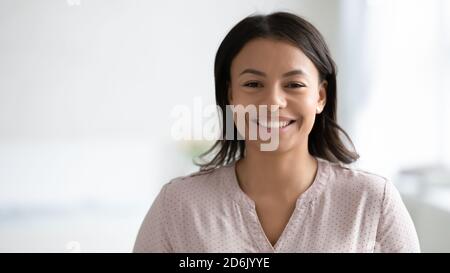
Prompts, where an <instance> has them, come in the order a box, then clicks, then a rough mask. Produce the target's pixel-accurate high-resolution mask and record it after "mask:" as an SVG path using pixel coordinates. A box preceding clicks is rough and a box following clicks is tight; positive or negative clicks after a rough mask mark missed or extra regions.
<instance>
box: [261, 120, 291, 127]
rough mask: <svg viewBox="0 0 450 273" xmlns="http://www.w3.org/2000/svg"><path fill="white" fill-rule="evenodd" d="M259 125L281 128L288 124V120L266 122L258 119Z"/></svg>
mask: <svg viewBox="0 0 450 273" xmlns="http://www.w3.org/2000/svg"><path fill="white" fill-rule="evenodd" d="M258 123H259V125H261V126H262V127H266V128H283V127H286V126H288V125H289V121H281V122H276V121H275V122H266V121H258Z"/></svg>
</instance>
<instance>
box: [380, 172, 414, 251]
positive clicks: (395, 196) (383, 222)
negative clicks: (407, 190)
mask: <svg viewBox="0 0 450 273" xmlns="http://www.w3.org/2000/svg"><path fill="white" fill-rule="evenodd" d="M375 252H420V246H419V240H418V238H417V233H416V229H415V227H414V223H413V221H412V219H411V217H410V215H409V213H408V210H407V209H406V207H405V205H404V203H403V201H402V198H401V196H400V193H399V192H398V190H397V189H396V188H395V186H394V185H393V184H392V182H390V181H386V184H385V189H384V198H383V203H382V210H381V215H380V220H379V222H378V229H377V237H376V243H375Z"/></svg>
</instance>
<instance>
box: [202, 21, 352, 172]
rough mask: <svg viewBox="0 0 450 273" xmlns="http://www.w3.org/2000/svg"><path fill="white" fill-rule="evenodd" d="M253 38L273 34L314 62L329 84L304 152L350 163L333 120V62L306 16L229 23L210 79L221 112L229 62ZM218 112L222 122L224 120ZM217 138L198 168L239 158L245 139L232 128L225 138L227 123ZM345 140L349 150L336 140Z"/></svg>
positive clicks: (334, 85) (349, 155)
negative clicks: (232, 133) (228, 135)
mask: <svg viewBox="0 0 450 273" xmlns="http://www.w3.org/2000/svg"><path fill="white" fill-rule="evenodd" d="M255 38H274V39H278V40H284V41H287V42H290V43H292V44H294V45H296V46H297V47H298V48H299V49H301V50H302V51H303V53H304V54H305V55H306V56H307V57H308V58H309V59H310V60H311V61H312V62H313V63H314V65H315V66H316V68H317V70H318V71H319V77H320V80H321V81H322V80H326V81H327V82H328V85H327V88H326V89H327V90H326V93H327V94H326V96H327V102H326V104H325V108H324V109H323V111H322V113H320V114H318V115H317V116H316V120H315V122H314V125H313V128H312V130H311V132H310V134H309V137H308V150H309V153H310V154H311V155H313V156H317V157H320V158H324V159H326V160H329V161H332V162H342V163H345V164H349V163H352V162H354V161H356V160H357V159H358V158H359V155H358V154H357V153H356V151H355V147H354V145H353V143H352V141H351V139H350V137H349V136H348V134H347V133H346V132H345V131H344V130H343V129H342V128H341V127H340V126H339V125H338V124H337V117H336V107H337V97H336V91H337V90H336V73H337V71H336V64H335V63H334V61H333V59H332V58H331V54H330V51H329V49H328V46H327V44H326V42H325V40H324V38H323V37H322V35H321V34H320V32H319V31H318V30H317V29H316V28H315V27H314V26H313V25H312V24H311V23H309V22H308V21H306V20H305V19H303V18H301V17H299V16H297V15H294V14H291V13H287V12H276V13H272V14H269V15H253V16H249V17H246V18H245V19H243V20H242V21H240V22H239V23H238V24H237V25H236V26H234V27H233V28H232V29H231V30H230V32H229V33H228V34H227V35H226V37H225V38H224V40H223V41H222V43H221V44H220V47H219V49H218V51H217V54H216V59H215V63H214V77H215V89H216V104H217V105H218V106H219V107H220V108H221V110H222V113H225V112H226V105H229V104H230V103H229V101H228V90H229V83H230V81H231V79H230V68H231V62H232V61H233V59H234V58H235V57H236V55H237V54H238V53H239V51H240V50H241V49H242V48H243V47H244V45H245V44H246V43H248V42H249V41H250V40H253V39H255ZM226 118H227V117H226V115H223V121H222V122H223V124H226ZM222 128H223V129H222V139H220V140H217V141H216V142H215V143H214V145H213V146H212V147H211V148H210V149H209V150H208V151H206V152H205V153H204V154H202V155H200V157H205V156H207V155H214V157H213V158H212V159H211V160H209V161H208V162H206V163H198V162H195V164H196V165H198V166H200V167H201V170H205V169H210V168H216V167H220V166H222V165H226V164H229V163H231V162H233V161H236V160H239V159H240V158H242V157H243V156H244V151H245V141H244V140H239V139H238V138H237V135H236V134H237V130H236V128H234V132H235V133H234V134H235V137H234V139H233V140H229V139H226V137H225V136H226V126H222ZM342 136H345V138H346V139H347V140H348V142H349V144H350V146H351V149H349V148H347V147H346V145H345V144H344V142H343V140H342V139H341V137H342Z"/></svg>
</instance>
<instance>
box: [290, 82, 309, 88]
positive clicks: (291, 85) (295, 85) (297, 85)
mask: <svg viewBox="0 0 450 273" xmlns="http://www.w3.org/2000/svg"><path fill="white" fill-rule="evenodd" d="M287 87H288V88H301V87H305V86H304V85H303V84H300V83H296V82H293V83H289V84H288V85H287Z"/></svg>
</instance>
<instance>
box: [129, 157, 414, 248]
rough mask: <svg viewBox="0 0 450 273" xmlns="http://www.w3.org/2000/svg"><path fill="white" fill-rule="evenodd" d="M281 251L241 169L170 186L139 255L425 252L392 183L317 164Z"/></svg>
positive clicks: (140, 241) (142, 237)
mask: <svg viewBox="0 0 450 273" xmlns="http://www.w3.org/2000/svg"><path fill="white" fill-rule="evenodd" d="M317 160H318V162H319V165H318V170H317V174H316V177H315V180H314V182H313V183H312V185H311V186H310V187H309V188H308V189H307V190H306V191H305V192H304V193H303V194H301V195H300V196H299V197H298V199H297V203H296V207H295V210H294V212H293V214H292V215H291V218H290V219H289V222H288V223H287V225H286V226H285V228H284V230H283V232H282V234H281V236H280V238H279V239H278V241H277V243H276V244H275V245H274V246H272V245H271V243H270V242H269V240H268V239H267V237H266V235H265V233H264V231H263V229H262V226H261V224H260V221H259V219H258V216H257V214H256V207H255V202H254V201H253V200H251V199H250V198H249V197H248V195H246V194H245V193H244V192H243V191H242V189H241V188H240V186H239V183H238V181H237V177H236V172H235V164H234V163H231V164H229V165H227V166H224V167H221V168H217V169H215V170H209V171H202V172H196V173H193V174H190V175H187V176H184V177H178V178H175V179H173V180H171V181H170V182H168V183H166V184H165V185H164V186H163V187H162V189H161V191H160V193H159V194H158V196H157V197H156V199H155V200H154V202H153V204H152V206H151V208H150V210H149V212H148V213H147V215H146V216H145V219H144V221H143V223H142V226H141V228H140V230H139V233H138V235H137V239H136V242H135V246H134V249H133V251H134V252H419V251H420V247H419V242H418V239H417V234H416V230H415V227H414V224H413V222H412V220H411V217H410V215H409V213H408V211H407V209H406V207H405V206H404V204H403V201H402V199H401V197H400V194H399V193H398V191H397V189H396V188H395V187H394V185H393V184H392V183H391V182H390V181H388V180H387V179H385V178H383V177H381V176H378V175H375V174H372V173H369V172H365V171H362V170H357V169H354V168H351V167H349V166H346V165H343V164H339V163H331V162H329V161H326V160H324V159H321V158H317Z"/></svg>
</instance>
